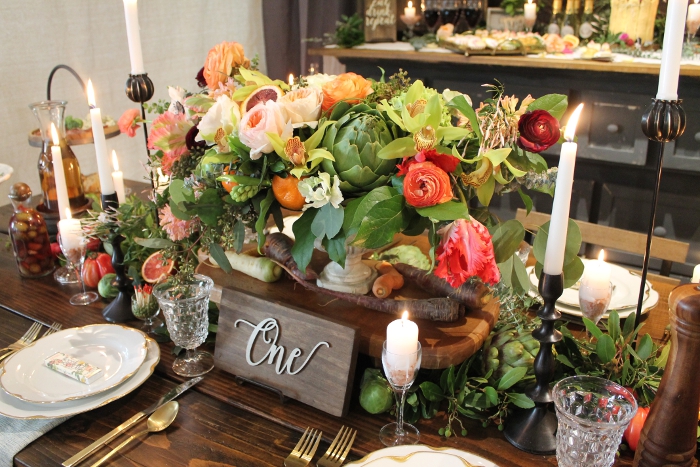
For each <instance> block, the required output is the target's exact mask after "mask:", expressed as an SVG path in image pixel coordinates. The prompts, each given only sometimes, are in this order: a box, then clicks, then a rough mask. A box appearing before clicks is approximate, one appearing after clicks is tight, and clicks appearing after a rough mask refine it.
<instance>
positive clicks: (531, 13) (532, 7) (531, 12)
mask: <svg viewBox="0 0 700 467" xmlns="http://www.w3.org/2000/svg"><path fill="white" fill-rule="evenodd" d="M536 19H537V5H536V4H534V3H532V0H527V3H526V4H525V20H530V21H535V20H536Z"/></svg>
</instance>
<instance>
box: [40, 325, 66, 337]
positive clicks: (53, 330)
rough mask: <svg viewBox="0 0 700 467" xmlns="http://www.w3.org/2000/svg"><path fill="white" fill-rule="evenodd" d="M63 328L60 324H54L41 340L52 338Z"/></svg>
mask: <svg viewBox="0 0 700 467" xmlns="http://www.w3.org/2000/svg"><path fill="white" fill-rule="evenodd" d="M62 328H63V326H61V325H60V324H58V323H53V324H52V325H51V326H49V328H48V329H47V330H46V332H45V333H44V335H42V336H41V338H42V339H43V338H44V337H46V336H50V335H51V334H53V333H55V332H58V331H60V330H61V329H62Z"/></svg>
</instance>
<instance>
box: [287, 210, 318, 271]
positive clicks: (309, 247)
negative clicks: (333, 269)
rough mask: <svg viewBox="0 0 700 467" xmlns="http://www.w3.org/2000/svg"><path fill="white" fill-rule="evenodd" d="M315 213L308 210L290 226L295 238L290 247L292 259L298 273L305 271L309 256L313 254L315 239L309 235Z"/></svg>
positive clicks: (309, 259) (315, 211) (309, 260)
mask: <svg viewBox="0 0 700 467" xmlns="http://www.w3.org/2000/svg"><path fill="white" fill-rule="evenodd" d="M317 212H318V210H317V209H308V210H306V211H304V213H303V214H302V215H301V217H300V218H299V219H297V220H296V221H295V222H294V224H292V232H294V237H295V240H294V246H292V257H293V258H294V261H295V262H296V263H297V266H298V267H299V270H300V271H304V270H306V266H308V265H309V263H310V262H311V255H312V254H313V252H314V241H315V240H316V237H314V236H313V234H312V233H311V223H312V222H313V221H314V217H316V213H317Z"/></svg>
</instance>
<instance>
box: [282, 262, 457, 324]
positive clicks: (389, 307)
mask: <svg viewBox="0 0 700 467" xmlns="http://www.w3.org/2000/svg"><path fill="white" fill-rule="evenodd" d="M278 264H279V265H280V267H281V268H282V269H284V270H285V271H287V272H288V273H289V274H290V275H291V276H292V279H294V280H295V281H297V282H298V283H300V284H301V285H303V286H304V287H306V288H307V289H309V290H311V291H313V292H316V293H320V294H325V295H330V296H331V297H336V298H339V299H340V300H344V301H346V302H350V303H354V304H356V305H360V306H363V307H365V308H369V309H371V310H376V311H381V312H382V313H389V314H392V315H396V316H400V315H401V314H402V313H403V312H404V311H408V312H409V313H410V314H411V316H412V317H415V318H418V319H429V320H432V321H446V322H452V321H457V320H458V319H460V318H462V317H463V316H464V306H463V305H462V304H460V303H458V302H456V301H454V300H452V299H449V298H430V299H427V300H392V299H390V298H375V297H370V296H367V295H356V294H351V293H344V292H336V291H334V290H329V289H324V288H322V287H319V286H317V285H315V284H313V283H312V282H307V281H305V280H303V279H301V278H300V277H299V276H298V275H296V274H294V273H292V271H291V270H290V269H289V268H287V267H286V266H285V265H284V264H281V263H278Z"/></svg>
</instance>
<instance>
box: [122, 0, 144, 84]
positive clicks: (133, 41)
mask: <svg viewBox="0 0 700 467" xmlns="http://www.w3.org/2000/svg"><path fill="white" fill-rule="evenodd" d="M137 1H138V0H124V16H125V17H126V37H127V39H128V41H129V58H130V59H131V74H132V75H141V74H143V73H145V72H146V68H144V66H143V55H142V54H141V31H140V28H139V9H138V4H137Z"/></svg>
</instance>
